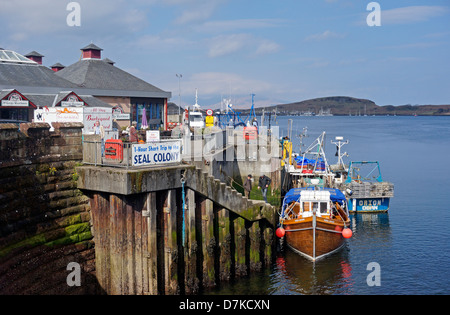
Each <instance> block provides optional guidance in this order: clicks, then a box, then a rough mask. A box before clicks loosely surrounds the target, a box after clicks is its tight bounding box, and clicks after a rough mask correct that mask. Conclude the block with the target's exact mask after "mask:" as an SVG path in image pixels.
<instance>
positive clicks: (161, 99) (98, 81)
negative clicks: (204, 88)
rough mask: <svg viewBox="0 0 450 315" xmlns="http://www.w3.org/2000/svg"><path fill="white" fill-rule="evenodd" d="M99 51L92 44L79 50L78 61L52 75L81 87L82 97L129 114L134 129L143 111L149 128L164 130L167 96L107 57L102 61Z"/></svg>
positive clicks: (168, 95)
mask: <svg viewBox="0 0 450 315" xmlns="http://www.w3.org/2000/svg"><path fill="white" fill-rule="evenodd" d="M102 50H103V49H101V48H100V47H98V46H96V45H95V44H90V45H88V46H86V47H83V48H82V49H81V51H82V58H81V60H79V61H78V62H76V63H74V64H72V65H70V66H67V67H65V68H64V69H61V70H59V71H58V72H56V75H57V76H59V77H61V78H63V79H65V80H67V81H70V82H72V83H75V84H77V85H78V86H80V87H83V89H84V90H85V91H86V92H85V93H86V94H90V95H93V96H95V97H96V98H98V99H100V100H102V101H104V102H106V103H109V104H110V105H112V106H114V107H115V108H116V109H117V110H118V111H122V112H123V113H130V116H131V117H130V120H133V121H136V122H137V123H138V127H140V125H141V122H142V114H143V113H144V109H145V114H146V116H147V122H148V125H149V127H150V129H158V128H159V127H160V126H164V129H167V101H168V99H169V98H170V97H171V93H170V92H166V91H163V90H161V89H159V88H157V87H156V86H154V85H152V84H150V83H147V82H145V81H144V80H142V79H139V78H137V77H136V76H134V75H132V74H130V73H128V72H126V71H124V70H121V69H120V68H118V67H116V66H114V62H112V61H111V60H109V59H107V58H106V59H104V60H102V59H101V52H102Z"/></svg>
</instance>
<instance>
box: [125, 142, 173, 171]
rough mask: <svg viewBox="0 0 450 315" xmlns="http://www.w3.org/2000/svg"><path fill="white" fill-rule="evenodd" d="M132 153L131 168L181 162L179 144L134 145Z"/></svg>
mask: <svg viewBox="0 0 450 315" xmlns="http://www.w3.org/2000/svg"><path fill="white" fill-rule="evenodd" d="M132 151H133V153H132V159H133V163H132V164H133V166H145V165H160V164H170V163H179V162H181V146H180V142H160V143H146V144H134V145H133V150H132Z"/></svg>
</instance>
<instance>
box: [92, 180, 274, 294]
mask: <svg viewBox="0 0 450 315" xmlns="http://www.w3.org/2000/svg"><path fill="white" fill-rule="evenodd" d="M183 195H184V196H185V199H184V203H183V197H182V196H183ZM90 200H91V211H92V218H93V219H92V223H93V232H94V241H95V244H96V265H97V278H98V281H99V283H100V285H101V286H102V288H103V289H104V290H105V292H106V293H107V294H121V295H122V294H152V295H155V294H167V295H172V294H197V293H200V292H202V290H205V289H208V288H212V287H214V286H217V285H218V284H220V283H221V282H226V281H230V280H232V279H235V278H239V277H243V276H246V275H248V274H249V273H251V272H253V271H259V270H261V268H263V267H265V266H268V265H269V264H270V262H271V261H272V259H273V257H272V253H273V252H274V251H273V248H272V244H273V243H274V242H273V237H274V233H273V230H274V229H273V224H272V222H269V221H268V220H266V219H259V220H256V221H250V220H247V219H244V218H243V217H241V216H239V215H238V214H236V213H235V212H233V211H230V210H229V209H225V208H223V207H222V206H220V205H219V204H218V203H215V202H214V201H212V200H210V199H208V198H206V197H205V196H204V195H202V194H199V193H197V192H196V191H194V190H192V189H189V188H185V190H184V194H183V192H182V189H181V188H176V189H169V190H162V191H158V192H148V193H140V194H135V195H128V196H124V195H116V194H112V193H102V192H94V193H92V194H91V199H90ZM183 204H184V205H185V207H184V211H183ZM183 233H184V237H183Z"/></svg>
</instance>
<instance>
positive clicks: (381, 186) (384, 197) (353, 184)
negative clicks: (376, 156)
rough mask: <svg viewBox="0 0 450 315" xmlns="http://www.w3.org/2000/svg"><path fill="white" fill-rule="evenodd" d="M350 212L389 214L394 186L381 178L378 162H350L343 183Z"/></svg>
mask: <svg viewBox="0 0 450 315" xmlns="http://www.w3.org/2000/svg"><path fill="white" fill-rule="evenodd" d="M343 189H344V190H345V192H346V193H347V196H348V210H349V211H350V212H387V211H388V210H389V202H390V198H392V197H394V184H393V183H390V182H386V181H384V180H383V178H382V176H381V170H380V163H379V162H378V161H369V162H367V161H362V162H350V164H349V167H348V173H347V174H346V178H345V181H344V183H343Z"/></svg>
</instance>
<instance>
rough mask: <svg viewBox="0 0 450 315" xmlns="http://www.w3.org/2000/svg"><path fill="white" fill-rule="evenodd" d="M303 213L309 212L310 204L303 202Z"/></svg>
mask: <svg viewBox="0 0 450 315" xmlns="http://www.w3.org/2000/svg"><path fill="white" fill-rule="evenodd" d="M303 211H311V207H310V202H303Z"/></svg>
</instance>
